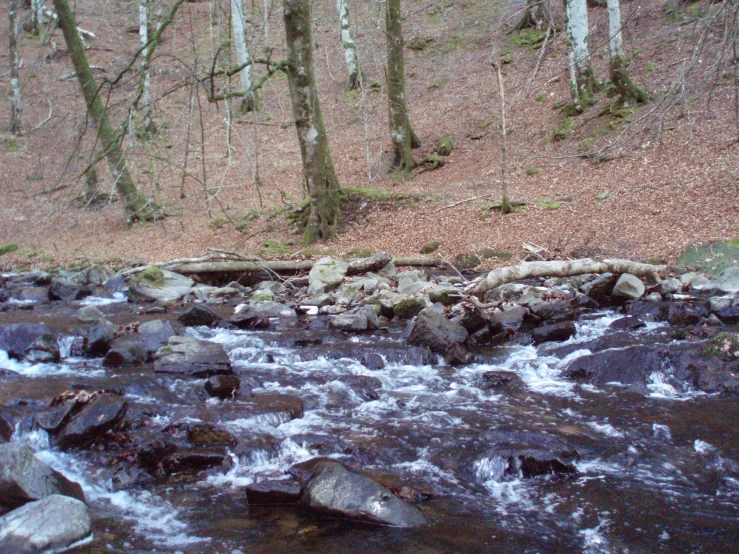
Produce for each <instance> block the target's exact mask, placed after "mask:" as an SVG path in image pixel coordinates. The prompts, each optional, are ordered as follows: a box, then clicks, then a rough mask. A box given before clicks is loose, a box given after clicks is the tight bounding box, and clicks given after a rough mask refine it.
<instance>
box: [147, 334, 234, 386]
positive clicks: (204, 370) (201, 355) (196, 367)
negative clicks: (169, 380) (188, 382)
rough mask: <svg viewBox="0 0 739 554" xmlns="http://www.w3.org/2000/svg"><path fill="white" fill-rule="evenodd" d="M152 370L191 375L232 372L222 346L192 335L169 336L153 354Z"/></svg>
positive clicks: (202, 375) (205, 375)
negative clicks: (165, 344) (164, 344)
mask: <svg viewBox="0 0 739 554" xmlns="http://www.w3.org/2000/svg"><path fill="white" fill-rule="evenodd" d="M154 358H155V360H156V361H155V362H154V371H155V372H157V373H173V374H178V375H187V376H191V377H211V376H213V375H229V374H231V373H233V371H232V369H231V361H230V360H229V358H228V355H227V354H226V351H225V350H224V349H223V346H221V345H220V344H216V343H213V342H205V341H201V340H198V339H196V338H193V337H177V336H174V337H171V338H170V339H169V342H168V343H167V346H163V347H162V348H160V349H159V350H157V352H156V354H155V355H154Z"/></svg>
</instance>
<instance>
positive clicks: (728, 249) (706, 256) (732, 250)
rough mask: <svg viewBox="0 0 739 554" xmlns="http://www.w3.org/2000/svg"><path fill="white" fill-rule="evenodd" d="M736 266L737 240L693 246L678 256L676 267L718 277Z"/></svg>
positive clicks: (737, 258)
mask: <svg viewBox="0 0 739 554" xmlns="http://www.w3.org/2000/svg"><path fill="white" fill-rule="evenodd" d="M737 264H739V239H733V240H730V241H726V242H713V243H709V244H700V245H697V246H693V247H691V248H689V249H688V250H686V251H685V252H684V253H683V254H682V255H681V256H680V258H679V259H678V261H677V264H676V265H677V267H679V268H680V269H681V270H685V271H698V272H701V273H706V274H708V275H718V274H719V273H721V272H722V271H724V270H725V269H727V268H729V267H731V266H735V265H737Z"/></svg>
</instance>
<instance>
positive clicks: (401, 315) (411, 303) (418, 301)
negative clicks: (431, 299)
mask: <svg viewBox="0 0 739 554" xmlns="http://www.w3.org/2000/svg"><path fill="white" fill-rule="evenodd" d="M425 307H426V302H425V301H424V300H423V299H422V298H416V297H411V298H406V299H405V300H401V301H400V302H398V303H397V304H395V306H394V307H393V315H394V316H395V317H397V318H398V319H413V318H414V317H416V315H417V314H418V313H419V312H420V311H421V310H423V309H424V308H425Z"/></svg>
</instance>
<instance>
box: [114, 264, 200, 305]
mask: <svg viewBox="0 0 739 554" xmlns="http://www.w3.org/2000/svg"><path fill="white" fill-rule="evenodd" d="M194 284H195V282H194V281H192V280H190V279H188V278H187V277H184V276H183V275H179V274H177V273H173V272H172V271H167V270H166V269H159V268H158V267H154V266H149V267H148V268H147V269H146V270H144V271H142V272H141V273H140V274H139V275H137V276H136V278H135V279H134V280H133V281H131V285H130V286H129V289H128V298H129V300H131V301H132V302H173V301H175V300H179V299H180V298H182V297H183V296H185V294H187V291H189V290H190V289H191V288H192V286H193V285H194Z"/></svg>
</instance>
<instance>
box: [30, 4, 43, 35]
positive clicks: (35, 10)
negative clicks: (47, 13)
mask: <svg viewBox="0 0 739 554" xmlns="http://www.w3.org/2000/svg"><path fill="white" fill-rule="evenodd" d="M43 9H44V0H31V32H32V33H33V34H34V35H39V34H41V25H42V22H43Z"/></svg>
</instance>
